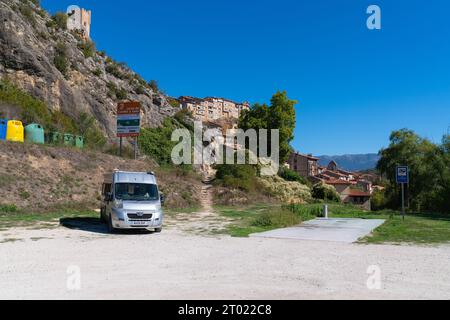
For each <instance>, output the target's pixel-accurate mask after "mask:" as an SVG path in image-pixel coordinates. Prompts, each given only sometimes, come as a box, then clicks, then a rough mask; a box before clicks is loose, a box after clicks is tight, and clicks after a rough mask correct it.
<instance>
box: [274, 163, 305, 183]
mask: <svg viewBox="0 0 450 320" xmlns="http://www.w3.org/2000/svg"><path fill="white" fill-rule="evenodd" d="M278 175H279V176H280V177H281V178H283V179H284V180H286V181H295V182H300V183H301V184H304V185H308V186H309V185H310V184H311V183H310V182H309V181H308V179H306V178H304V177H302V176H301V175H299V174H298V173H297V172H295V171H293V170H291V169H288V168H286V167H283V168H281V169H280V172H279V173H278Z"/></svg>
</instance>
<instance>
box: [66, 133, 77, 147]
mask: <svg viewBox="0 0 450 320" xmlns="http://www.w3.org/2000/svg"><path fill="white" fill-rule="evenodd" d="M64 145H65V146H69V147H73V146H75V136H74V135H73V134H70V133H66V134H64Z"/></svg>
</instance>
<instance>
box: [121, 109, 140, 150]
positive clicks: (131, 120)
mask: <svg viewBox="0 0 450 320" xmlns="http://www.w3.org/2000/svg"><path fill="white" fill-rule="evenodd" d="M140 131H141V104H140V102H135V101H131V102H121V103H119V104H118V105H117V137H118V138H120V146H119V154H120V156H122V139H123V138H134V157H135V158H136V157H137V137H139V133H140Z"/></svg>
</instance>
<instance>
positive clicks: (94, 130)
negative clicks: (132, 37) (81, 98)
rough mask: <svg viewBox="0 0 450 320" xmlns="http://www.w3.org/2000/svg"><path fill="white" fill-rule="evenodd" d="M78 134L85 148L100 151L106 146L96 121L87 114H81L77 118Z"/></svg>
mask: <svg viewBox="0 0 450 320" xmlns="http://www.w3.org/2000/svg"><path fill="white" fill-rule="evenodd" d="M78 132H79V133H80V134H81V135H82V136H83V137H84V143H85V146H86V147H88V148H91V149H101V148H103V147H104V146H105V145H106V142H107V140H106V138H105V136H104V134H103V132H102V131H101V130H100V128H99V125H98V122H97V120H95V118H94V117H92V116H91V115H89V114H87V113H84V112H83V113H81V114H80V116H79V118H78Z"/></svg>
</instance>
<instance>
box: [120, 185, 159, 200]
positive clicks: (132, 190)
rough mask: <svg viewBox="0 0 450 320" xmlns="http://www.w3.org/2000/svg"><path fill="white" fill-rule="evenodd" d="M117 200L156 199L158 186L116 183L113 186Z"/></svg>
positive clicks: (157, 197)
mask: <svg viewBox="0 0 450 320" xmlns="http://www.w3.org/2000/svg"><path fill="white" fill-rule="evenodd" d="M115 194H116V199H117V200H125V201H156V200H158V199H159V193H158V187H157V186H156V185H154V184H139V183H118V184H116V186H115Z"/></svg>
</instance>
